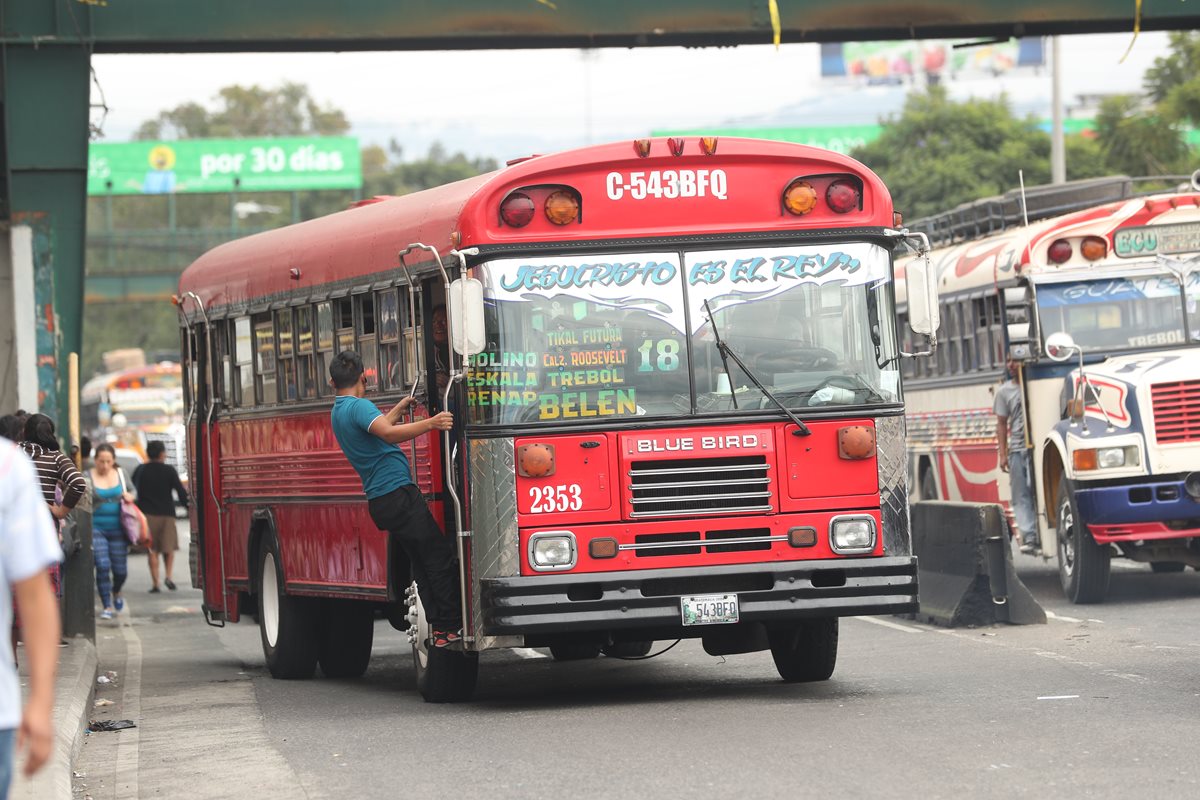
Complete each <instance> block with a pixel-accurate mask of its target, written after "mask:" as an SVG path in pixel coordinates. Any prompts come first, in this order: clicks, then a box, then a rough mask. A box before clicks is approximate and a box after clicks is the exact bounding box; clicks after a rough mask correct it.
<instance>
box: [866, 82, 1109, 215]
mask: <svg viewBox="0 0 1200 800" xmlns="http://www.w3.org/2000/svg"><path fill="white" fill-rule="evenodd" d="M1067 153H1068V156H1069V158H1068V162H1067V167H1068V177H1069V178H1072V179H1073V178H1086V177H1094V176H1095V175H1098V174H1103V166H1102V165H1101V164H1100V159H1099V152H1098V149H1097V148H1096V147H1095V146H1094V145H1093V144H1092V143H1090V142H1087V141H1085V140H1083V139H1082V138H1081V137H1070V140H1069V143H1068V149H1067ZM852 155H853V156H854V157H855V158H857V159H858V160H860V161H862V162H863V163H864V164H866V165H867V166H869V167H871V168H872V169H873V170H875V171H876V172H878V173H879V175H880V177H882V178H883V181H884V183H885V184H887V186H888V188H889V189H890V190H891V193H892V199H893V201H894V202H895V206H896V209H897V210H898V211H900V212H902V213H903V214H904V216H905V217H906V218H908V219H914V218H917V217H923V216H928V215H930V214H935V213H937V212H940V211H945V210H947V209H950V208H953V207H954V206H956V205H958V204H960V203H965V202H968V201H971V200H976V199H978V198H981V197H989V196H992V195H997V194H1001V193H1003V192H1005V191H1008V190H1009V189H1011V188H1013V187H1014V186H1016V185H1017V184H1018V180H1019V179H1018V171H1019V170H1023V171H1024V176H1025V183H1026V184H1027V185H1035V184H1039V183H1049V181H1050V137H1049V136H1048V135H1047V134H1046V133H1045V132H1044V131H1041V130H1039V129H1038V127H1037V125H1036V123H1035V121H1034V120H1032V119H1018V118H1017V117H1015V116H1014V115H1013V113H1012V110H1011V109H1010V108H1009V105H1008V100H1007V98H1004V97H1001V98H1000V99H998V100H968V101H965V102H961V103H959V102H955V101H953V100H951V99H950V98H949V96H948V95H947V93H946V90H945V89H944V88H943V87H939V86H933V87H930V89H929V90H928V92H915V93H913V94H910V95H909V96H908V98H907V100H906V101H905V104H904V109H903V110H902V112H901V113H900V114H899V115H898V116H896V117H893V118H891V119H887V120H884V122H883V133H882V134H881V135H880V137H879V138H878V139H876V140H875V141H873V142H871V143H869V144H867V145H865V146H864V147H861V148H859V149H858V150H856V151H855V152H854V153H853V154H852Z"/></svg>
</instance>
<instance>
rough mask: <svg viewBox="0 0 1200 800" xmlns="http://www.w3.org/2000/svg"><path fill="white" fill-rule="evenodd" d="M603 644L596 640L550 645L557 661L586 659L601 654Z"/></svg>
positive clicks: (551, 653) (551, 652)
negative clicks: (596, 642)
mask: <svg viewBox="0 0 1200 800" xmlns="http://www.w3.org/2000/svg"><path fill="white" fill-rule="evenodd" d="M600 650H601V645H598V644H595V643H594V642H573V643H571V644H552V645H550V655H552V656H554V660H555V661H586V660H587V659H589V658H595V657H596V656H598V655H600Z"/></svg>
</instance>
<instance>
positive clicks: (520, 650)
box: [513, 647, 549, 658]
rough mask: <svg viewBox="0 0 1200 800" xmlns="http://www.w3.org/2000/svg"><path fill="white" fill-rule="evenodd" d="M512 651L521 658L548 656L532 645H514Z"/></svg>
mask: <svg viewBox="0 0 1200 800" xmlns="http://www.w3.org/2000/svg"><path fill="white" fill-rule="evenodd" d="M513 652H514V653H516V654H517V655H519V656H520V657H521V658H549V656H547V655H546V654H545V653H539V652H538V651H537V650H534V649H533V648H532V647H514V648H513Z"/></svg>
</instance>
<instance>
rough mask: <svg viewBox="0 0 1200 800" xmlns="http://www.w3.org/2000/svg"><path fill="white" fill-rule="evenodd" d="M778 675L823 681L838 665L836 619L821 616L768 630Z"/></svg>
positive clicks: (797, 680)
mask: <svg viewBox="0 0 1200 800" xmlns="http://www.w3.org/2000/svg"><path fill="white" fill-rule="evenodd" d="M767 640H768V641H769V642H770V643H771V657H772V658H774V659H775V668H776V669H777V670H779V677H781V678H783V679H784V680H785V681H787V682H788V683H807V682H809V681H826V680H829V676H830V675H832V674H833V668H834V666H836V665H837V649H838V620H837V617H822V618H820V619H812V620H805V621H804V622H800V623H797V624H796V625H794V626H792V627H788V628H777V629H774V630H771V631H768V632H767Z"/></svg>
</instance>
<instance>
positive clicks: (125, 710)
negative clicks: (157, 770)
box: [114, 620, 142, 800]
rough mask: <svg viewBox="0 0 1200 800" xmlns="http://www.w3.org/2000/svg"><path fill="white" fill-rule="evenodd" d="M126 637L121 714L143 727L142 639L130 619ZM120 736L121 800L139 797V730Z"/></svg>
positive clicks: (118, 783) (118, 782)
mask: <svg viewBox="0 0 1200 800" xmlns="http://www.w3.org/2000/svg"><path fill="white" fill-rule="evenodd" d="M121 635H122V636H124V637H125V674H124V675H122V676H121V678H122V680H123V681H124V684H123V686H124V688H123V690H122V694H121V713H122V714H124V715H125V718H126V719H131V720H133V722H134V724H135V725H141V724H142V640H141V639H139V638H138V635H137V632H136V631H134V629H133V625H130V624H129V622H128V620H126V621H125V624H123V625H121ZM117 735H118V736H119V737H120V738H119V739H118V740H117V769H116V775H115V777H114V781H115V783H116V786H115V787H114V789H115V790H116V792H115V797H116V799H117V800H126V799H127V798H128V800H137V797H138V743H139V736H138V729H137V728H126V729H124V730H122V731H119V732H118V733H117Z"/></svg>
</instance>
